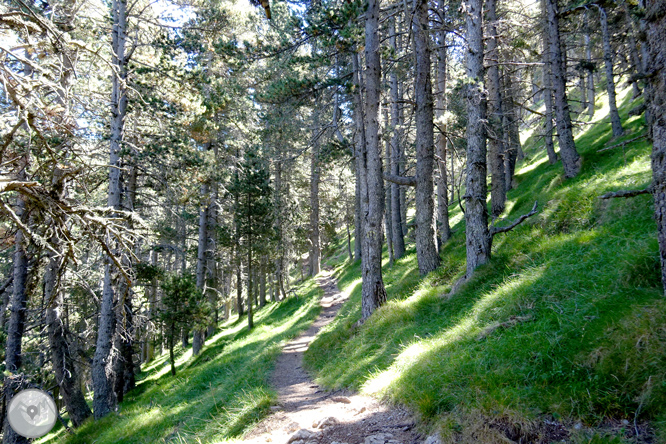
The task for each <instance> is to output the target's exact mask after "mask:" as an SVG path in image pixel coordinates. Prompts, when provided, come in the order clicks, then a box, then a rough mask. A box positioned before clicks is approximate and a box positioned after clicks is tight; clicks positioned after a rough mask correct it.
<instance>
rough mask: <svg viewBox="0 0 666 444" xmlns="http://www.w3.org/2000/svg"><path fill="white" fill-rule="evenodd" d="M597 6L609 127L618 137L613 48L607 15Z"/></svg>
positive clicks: (619, 123)
mask: <svg viewBox="0 0 666 444" xmlns="http://www.w3.org/2000/svg"><path fill="white" fill-rule="evenodd" d="M596 6H597V8H599V18H600V20H601V37H602V40H603V47H604V64H605V65H606V91H607V92H608V107H609V108H610V119H611V127H612V128H613V137H620V136H621V135H622V134H623V133H624V129H622V121H621V120H620V113H619V112H618V111H617V99H616V98H615V79H614V78H613V50H612V48H611V44H610V32H609V31H608V16H607V14H606V10H605V9H604V8H603V6H600V5H596Z"/></svg>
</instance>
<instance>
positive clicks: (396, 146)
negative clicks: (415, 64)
mask: <svg viewBox="0 0 666 444" xmlns="http://www.w3.org/2000/svg"><path fill="white" fill-rule="evenodd" d="M395 22H396V19H395V18H392V19H391V20H390V21H389V35H390V37H389V43H390V45H391V49H392V50H393V52H394V53H396V54H397V50H398V48H397V46H398V45H397V36H396V30H395ZM389 82H390V88H391V170H390V171H391V174H392V175H394V176H399V175H400V174H401V173H402V171H400V166H401V159H402V154H401V150H400V132H399V130H398V127H399V125H400V109H399V106H400V105H399V102H400V91H399V90H398V74H397V73H396V70H395V67H394V69H392V70H391V73H390V75H389ZM390 187H391V228H392V236H393V256H394V257H395V259H400V258H401V257H402V256H404V254H405V237H404V236H403V231H402V216H401V214H402V212H401V209H400V205H401V202H400V185H398V184H397V183H391V184H390Z"/></svg>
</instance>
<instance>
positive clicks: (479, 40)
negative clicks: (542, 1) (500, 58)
mask: <svg viewBox="0 0 666 444" xmlns="http://www.w3.org/2000/svg"><path fill="white" fill-rule="evenodd" d="M465 8H466V12H467V17H466V24H467V60H466V71H467V81H468V85H467V180H466V182H465V188H466V194H465V203H466V208H465V223H466V228H465V229H466V250H467V273H466V276H467V278H470V277H471V276H472V274H473V272H474V270H475V269H476V268H477V267H478V266H479V265H482V264H484V263H486V262H487V261H488V260H489V259H490V236H489V232H488V209H487V206H486V194H487V193H488V187H487V184H486V173H487V169H486V137H485V125H484V120H485V118H486V115H485V114H486V109H485V108H486V103H485V97H484V93H483V89H484V88H483V24H482V18H481V17H482V8H483V0H466V2H465Z"/></svg>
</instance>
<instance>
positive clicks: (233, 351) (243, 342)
mask: <svg viewBox="0 0 666 444" xmlns="http://www.w3.org/2000/svg"><path fill="white" fill-rule="evenodd" d="M298 294H299V297H291V298H289V299H287V300H286V301H284V302H282V303H279V304H270V305H268V306H267V307H266V308H264V309H262V310H259V311H258V312H257V313H256V317H255V325H256V326H255V328H254V330H252V332H248V330H247V327H246V323H245V319H246V318H243V320H242V322H238V321H235V320H234V321H229V322H227V323H225V324H224V325H222V326H221V329H220V332H219V333H217V334H216V335H215V336H214V337H213V338H211V339H210V340H208V341H207V343H206V346H205V347H204V349H203V350H202V352H201V354H200V355H199V356H198V357H196V358H195V359H192V358H191V354H192V351H191V348H190V349H188V350H186V352H185V353H181V356H180V357H179V358H178V359H177V372H178V373H177V375H176V376H175V377H172V376H171V374H170V373H169V364H168V360H167V359H168V356H167V353H165V354H163V355H162V356H160V357H158V358H157V359H156V360H155V361H153V362H152V363H151V364H150V365H149V366H148V367H147V368H144V371H143V373H142V374H141V375H140V376H139V378H140V381H139V383H138V386H137V388H136V389H135V390H133V391H132V392H130V393H129V394H128V395H127V396H126V398H125V401H124V402H123V403H122V404H121V406H120V409H119V412H118V413H117V414H111V415H109V416H108V417H106V418H104V419H102V420H100V421H97V422H93V421H89V422H87V423H86V424H84V425H83V426H82V427H81V428H80V429H79V430H77V432H76V434H74V435H71V436H67V434H66V433H65V432H64V430H63V428H62V427H61V426H59V425H58V426H57V428H55V429H54V431H53V432H52V433H51V434H49V435H47V436H46V437H45V438H43V439H42V440H40V441H39V442H40V443H56V442H58V443H67V444H75V443H91V442H95V443H98V444H121V443H127V444H130V443H131V444H139V443H146V444H149V443H150V444H152V443H166V442H169V443H213V442H220V441H224V440H227V439H230V438H233V437H238V436H240V435H241V434H242V433H243V432H245V431H247V430H248V429H249V428H250V427H251V426H252V425H253V424H254V423H256V422H257V421H258V420H259V419H261V418H262V417H263V416H264V415H266V414H267V412H268V410H269V406H270V405H271V402H274V400H275V398H276V394H275V393H274V391H273V390H272V389H271V388H270V387H269V384H268V382H269V375H270V373H271V371H272V369H273V364H274V361H275V358H276V357H277V355H278V354H279V353H280V351H281V345H282V344H283V343H284V341H286V340H288V339H290V338H292V337H294V336H296V335H297V334H298V333H299V332H300V331H302V330H303V329H305V328H306V327H308V326H309V325H310V323H311V322H312V321H313V320H314V319H315V318H316V316H317V315H318V314H319V310H320V307H319V304H318V300H319V297H320V296H321V294H322V292H321V289H319V287H318V286H317V285H316V283H315V282H314V281H313V280H308V281H306V282H305V283H304V284H303V286H302V287H301V288H300V289H299V290H298Z"/></svg>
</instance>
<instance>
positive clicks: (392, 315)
mask: <svg viewBox="0 0 666 444" xmlns="http://www.w3.org/2000/svg"><path fill="white" fill-rule="evenodd" d="M619 99H620V100H621V116H622V119H623V122H624V126H625V129H626V135H625V136H623V137H621V138H620V139H618V140H614V141H612V142H611V141H610V139H611V130H610V123H609V121H608V119H607V118H604V117H605V115H606V114H607V108H605V107H603V106H602V103H603V101H604V100H605V97H604V96H600V97H598V98H597V113H596V115H595V118H597V119H599V121H597V123H594V124H592V125H586V126H585V127H584V128H583V130H582V131H580V132H579V134H578V135H577V137H576V144H577V147H578V151H579V153H580V154H581V155H582V157H583V168H582V171H581V174H580V175H579V176H578V177H576V178H575V179H570V180H565V179H563V171H562V165H561V163H558V164H556V165H550V164H549V163H548V160H547V157H546V154H545V152H544V149H543V143H542V142H541V141H539V140H536V138H535V137H532V136H531V134H524V142H525V143H524V149H525V153H526V158H525V159H524V161H523V162H522V163H521V164H519V166H518V168H517V173H516V186H515V187H514V189H513V190H511V191H510V192H509V193H508V201H507V209H506V212H505V215H503V216H505V217H506V218H507V219H514V218H516V217H517V216H519V215H521V214H523V213H527V212H528V211H529V210H530V208H531V207H532V205H533V203H534V201H535V200H537V201H538V202H539V214H538V215H537V216H534V217H532V218H531V219H528V220H527V221H526V222H525V223H524V224H522V225H521V226H519V227H518V228H516V229H515V230H513V231H511V232H509V233H506V234H500V235H498V236H496V238H495V240H494V243H493V257H492V260H491V261H490V263H488V264H487V265H485V266H483V267H481V268H479V269H478V270H477V271H476V273H475V275H474V277H473V279H471V280H470V281H469V282H468V283H466V284H465V285H464V286H463V287H462V288H461V289H460V291H458V292H457V293H456V294H455V295H454V296H452V297H450V298H449V297H446V296H444V295H446V294H447V293H448V292H449V290H450V288H451V286H452V284H453V283H454V282H455V281H456V280H457V279H458V278H459V277H460V276H462V275H463V274H464V270H465V245H464V236H465V227H464V218H463V215H462V214H461V213H460V209H459V208H458V206H457V205H452V206H451V207H450V210H451V220H452V228H453V230H454V235H453V238H452V239H451V240H450V241H449V242H448V243H447V244H446V245H445V246H444V248H443V249H442V252H441V257H442V266H441V267H440V268H439V269H438V270H436V271H435V272H433V273H431V274H429V275H428V276H427V277H425V278H422V277H421V276H419V273H418V267H417V263H416V254H415V252H414V249H413V247H412V248H411V249H410V250H408V252H407V254H406V255H405V256H404V257H403V258H401V259H400V260H398V261H397V262H396V263H394V264H393V265H392V266H388V259H387V258H386V256H385V261H384V282H385V284H386V289H387V293H388V299H389V301H388V303H387V304H386V305H385V306H384V307H382V308H381V309H379V310H378V311H377V312H376V314H374V315H373V316H372V317H371V318H370V319H369V320H368V321H367V322H366V323H365V324H364V325H363V326H362V327H360V328H357V327H355V323H356V322H357V321H358V319H360V290H361V279H360V271H359V263H358V262H349V261H348V262H346V263H344V264H342V265H339V266H338V268H337V276H338V278H339V286H340V288H341V290H342V291H343V292H346V293H348V294H350V296H351V298H350V300H349V302H348V303H347V304H346V305H345V306H344V307H343V309H342V311H341V313H340V315H339V316H338V317H337V318H336V320H335V321H334V322H333V323H332V324H330V325H329V326H328V327H326V329H325V330H324V331H323V332H322V333H321V334H320V335H319V337H318V338H317V339H316V340H315V342H314V343H313V344H312V345H311V347H310V349H309V350H308V352H307V353H306V363H307V365H308V366H309V368H310V369H311V370H312V371H314V372H315V373H316V374H317V375H318V376H317V382H319V383H321V384H324V385H325V386H328V387H336V388H337V387H351V388H354V389H360V390H361V391H363V392H367V393H375V394H378V395H380V396H383V397H385V398H386V399H388V400H390V401H392V402H398V403H402V404H406V405H407V406H409V407H411V408H412V409H414V410H415V411H416V412H418V413H419V414H420V415H421V417H422V418H423V419H425V420H429V421H432V422H433V423H435V424H436V426H437V427H438V428H439V429H440V431H441V433H442V435H443V436H444V437H445V438H446V439H450V440H451V441H456V442H496V441H495V440H496V439H498V438H497V436H496V435H492V434H491V435H487V436H485V435H484V434H483V433H480V432H479V433H476V434H475V433H472V432H470V430H472V431H474V430H476V431H477V432H478V431H479V430H480V427H479V423H480V422H485V423H488V422H492V421H500V422H501V421H505V422H507V421H508V422H511V423H514V424H519V425H521V428H522V429H523V430H528V429H530V427H536V425H535V424H536V423H538V422H539V421H541V422H543V421H544V420H550V421H552V420H557V421H559V422H562V423H564V424H574V423H576V422H579V421H580V422H581V423H582V424H583V427H582V428H581V431H580V432H579V433H577V434H576V433H574V434H573V435H572V439H573V440H574V441H579V442H610V441H614V442H622V440H625V439H628V438H627V437H626V436H628V435H629V434H626V435H625V434H623V433H622V431H621V430H616V431H615V432H608V433H606V432H600V431H594V427H598V426H599V425H601V424H603V423H604V422H607V421H608V420H609V419H610V418H613V419H616V420H622V419H625V420H628V421H629V423H630V424H631V425H633V423H634V420H635V419H636V421H637V423H640V422H641V421H649V423H650V424H651V427H653V428H654V433H655V434H656V439H657V440H661V442H664V441H666V300H664V297H663V293H662V289H661V283H660V275H659V256H658V246H657V241H656V225H655V223H654V221H653V208H652V198H651V196H649V195H643V196H638V197H635V198H631V199H611V200H600V199H598V196H600V195H602V194H604V193H606V192H608V191H614V190H619V189H640V188H644V187H645V186H647V185H648V184H649V183H650V181H651V171H650V157H649V156H650V144H649V142H647V141H646V139H640V140H637V141H635V142H632V143H629V144H627V145H626V146H624V147H617V148H614V149H611V150H607V151H604V152H599V150H600V149H602V148H604V147H605V146H608V145H612V144H616V143H619V142H622V141H623V140H629V139H632V138H635V137H636V136H638V135H641V134H644V133H645V131H646V130H645V124H644V119H643V117H628V115H627V113H628V110H629V109H630V108H631V107H633V106H635V103H634V104H632V103H631V99H630V97H628V90H625V91H623V92H622V93H621V94H620V95H619ZM341 248H345V247H344V244H343V245H341ZM341 251H342V250H341ZM345 251H346V248H345ZM588 427H589V428H588ZM616 432H617V433H616ZM614 433H615V435H617V436H613V434H614Z"/></svg>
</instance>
